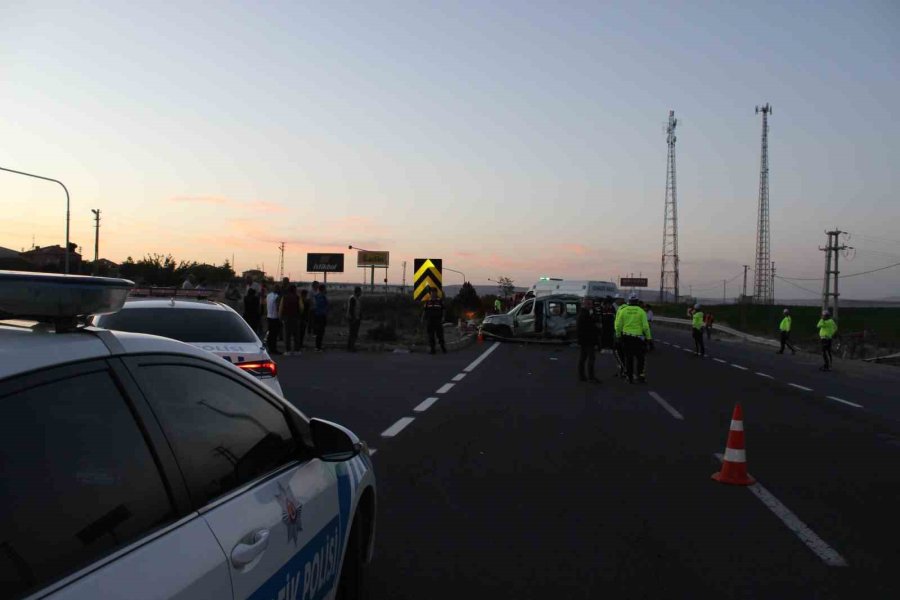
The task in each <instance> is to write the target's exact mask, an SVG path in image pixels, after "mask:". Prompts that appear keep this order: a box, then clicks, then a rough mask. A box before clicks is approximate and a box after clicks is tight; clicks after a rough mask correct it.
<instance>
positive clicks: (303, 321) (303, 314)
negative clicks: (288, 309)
mask: <svg viewBox="0 0 900 600" xmlns="http://www.w3.org/2000/svg"><path fill="white" fill-rule="evenodd" d="M299 325H300V327H299V329H300V337H299V338H298V339H299V340H300V348H299V350H300V351H302V350H303V340H304V339H305V338H306V330H307V329H309V328H310V327H312V302H311V301H310V299H309V290H305V289H303V290H300V322H299Z"/></svg>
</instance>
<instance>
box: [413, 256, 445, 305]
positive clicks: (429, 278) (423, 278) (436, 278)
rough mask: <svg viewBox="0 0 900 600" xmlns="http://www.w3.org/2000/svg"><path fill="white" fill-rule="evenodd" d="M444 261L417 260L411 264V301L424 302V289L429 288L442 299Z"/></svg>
mask: <svg viewBox="0 0 900 600" xmlns="http://www.w3.org/2000/svg"><path fill="white" fill-rule="evenodd" d="M443 265H444V261H443V259H440V258H417V259H416V260H415V261H414V262H413V268H414V273H415V276H414V277H413V300H425V296H426V295H427V294H426V289H427V288H429V287H430V288H431V289H432V291H434V292H436V293H437V294H438V296H440V297H441V298H443V297H444V284H443V281H444V277H443V271H442V269H443Z"/></svg>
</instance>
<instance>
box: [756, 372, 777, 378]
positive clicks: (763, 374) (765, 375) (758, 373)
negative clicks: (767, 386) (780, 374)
mask: <svg viewBox="0 0 900 600" xmlns="http://www.w3.org/2000/svg"><path fill="white" fill-rule="evenodd" d="M756 374H757V375H759V376H760V377H765V378H766V379H775V378H774V377H772V376H771V375H768V374H766V373H760V372H759V371H757V372H756Z"/></svg>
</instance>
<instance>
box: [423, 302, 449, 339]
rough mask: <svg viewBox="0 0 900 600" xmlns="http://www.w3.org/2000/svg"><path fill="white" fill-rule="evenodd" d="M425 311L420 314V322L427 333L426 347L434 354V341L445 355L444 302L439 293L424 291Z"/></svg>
mask: <svg viewBox="0 0 900 600" xmlns="http://www.w3.org/2000/svg"><path fill="white" fill-rule="evenodd" d="M425 293H426V298H425V309H424V310H423V312H422V320H423V321H425V327H426V329H427V331H428V345H429V346H430V347H431V353H432V354H434V353H435V339H437V341H438V342H440V344H441V351H442V352H443V353H444V354H446V353H447V345H446V344H445V343H444V301H443V299H442V298H441V295H440V292H436V291H434V290H433V289H432V288H431V287H428V289H427V290H426V291H425Z"/></svg>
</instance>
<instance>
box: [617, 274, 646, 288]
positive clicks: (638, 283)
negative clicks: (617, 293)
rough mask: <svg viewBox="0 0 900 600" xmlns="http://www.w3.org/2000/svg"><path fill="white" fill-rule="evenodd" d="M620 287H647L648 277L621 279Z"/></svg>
mask: <svg viewBox="0 0 900 600" xmlns="http://www.w3.org/2000/svg"><path fill="white" fill-rule="evenodd" d="M619 287H623V288H629V287H647V278H646V277H620V278H619Z"/></svg>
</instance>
